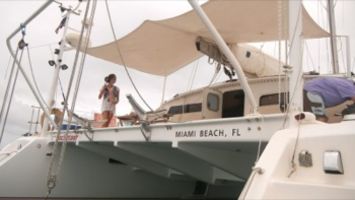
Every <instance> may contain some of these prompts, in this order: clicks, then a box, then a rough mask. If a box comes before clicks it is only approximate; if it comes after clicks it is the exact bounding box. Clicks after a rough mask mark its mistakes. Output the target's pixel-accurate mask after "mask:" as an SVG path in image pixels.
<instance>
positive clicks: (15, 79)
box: [0, 49, 23, 144]
mask: <svg viewBox="0 0 355 200" xmlns="http://www.w3.org/2000/svg"><path fill="white" fill-rule="evenodd" d="M22 56H23V49H22V50H21V54H20V59H19V62H21V60H22ZM19 71H20V68H17V70H16V74H15V77H14V82H13V84H12V88H11V92H10V97H9V101H8V102H9V103H8V105H7V108H6V112H5V116H4V121H3V124H2V127H1V133H0V144H1V141H2V138H3V135H4V131H5V127H6V122H7V117H8V115H9V111H10V107H11V102H12V98H13V95H14V91H15V87H16V83H17V77H18V73H19ZM9 85H10V84H9ZM6 89H7V88H6ZM7 93H8V91H6V94H5V95H6V96H7ZM5 103H6V99H4V102H3V105H5ZM1 111H2V112H1V114H3V110H1ZM1 116H2V115H1Z"/></svg>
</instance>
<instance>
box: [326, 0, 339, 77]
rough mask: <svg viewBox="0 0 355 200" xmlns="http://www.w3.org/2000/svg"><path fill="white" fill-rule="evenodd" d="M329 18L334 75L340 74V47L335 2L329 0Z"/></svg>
mask: <svg viewBox="0 0 355 200" xmlns="http://www.w3.org/2000/svg"><path fill="white" fill-rule="evenodd" d="M328 17H329V32H330V47H331V49H332V65H333V73H334V74H338V73H339V58H338V45H337V36H336V26H335V12H334V1H333V0H328Z"/></svg>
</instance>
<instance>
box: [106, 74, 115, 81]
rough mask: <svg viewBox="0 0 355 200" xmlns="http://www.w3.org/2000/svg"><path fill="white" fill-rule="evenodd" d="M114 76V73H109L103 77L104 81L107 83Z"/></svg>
mask: <svg viewBox="0 0 355 200" xmlns="http://www.w3.org/2000/svg"><path fill="white" fill-rule="evenodd" d="M114 78H116V75H115V74H110V75H108V76H106V77H105V82H106V83H109V82H110V81H111V80H112V79H114Z"/></svg>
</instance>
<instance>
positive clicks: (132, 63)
mask: <svg viewBox="0 0 355 200" xmlns="http://www.w3.org/2000/svg"><path fill="white" fill-rule="evenodd" d="M202 7H203V9H204V10H205V12H206V13H207V15H208V16H209V17H210V19H211V20H212V22H213V23H214V25H215V26H216V28H217V29H218V31H219V32H220V34H221V35H222V36H223V38H224V39H225V41H226V42H227V43H229V44H235V43H246V42H261V41H273V40H278V39H280V33H282V32H284V33H285V34H284V35H281V39H286V38H288V15H287V12H288V1H285V0H281V1H278V0H236V1H218V0H212V1H209V2H207V3H205V4H204V5H203V6H202ZM279 11H282V13H283V14H282V16H283V17H282V23H280V19H279V17H278V16H279ZM302 13H303V26H304V31H303V36H304V37H305V38H320V37H327V36H328V35H329V34H328V33H327V32H326V31H324V30H323V29H321V28H320V27H319V26H318V25H317V24H316V23H315V22H314V21H313V20H312V19H311V17H310V16H309V15H308V13H307V12H306V11H305V9H304V8H303V12H302ZM280 24H283V26H282V27H280ZM198 36H202V37H204V38H208V39H212V38H211V36H210V34H209V32H208V31H207V29H206V28H205V26H204V25H203V24H202V23H201V21H200V19H199V18H198V16H197V15H196V13H194V12H193V11H190V12H187V13H185V14H182V15H180V16H177V17H174V18H170V19H166V20H161V21H149V20H148V21H145V22H144V23H143V24H142V25H141V26H139V27H138V28H137V29H136V30H134V31H133V32H131V33H129V34H128V35H126V36H125V37H123V38H121V39H119V40H118V41H113V42H111V43H109V44H105V45H102V46H98V47H93V48H89V49H88V54H89V55H92V56H94V57H98V58H101V59H104V60H107V61H110V62H113V63H117V64H122V60H121V59H120V56H119V54H118V52H117V49H116V47H115V45H116V43H118V44H119V46H120V49H121V52H122V54H123V58H124V62H125V63H126V65H127V66H128V67H130V68H134V69H136V70H139V71H142V72H146V73H150V74H154V75H161V76H166V75H169V74H171V73H173V72H175V71H176V70H178V69H180V68H181V67H183V66H185V65H187V64H189V63H191V62H192V61H194V60H196V59H197V58H199V57H201V56H202V54H200V53H199V52H198V51H197V50H196V47H195V40H196V38H197V37H198Z"/></svg>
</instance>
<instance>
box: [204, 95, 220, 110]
mask: <svg viewBox="0 0 355 200" xmlns="http://www.w3.org/2000/svg"><path fill="white" fill-rule="evenodd" d="M207 108H208V109H209V110H211V111H215V112H216V111H218V109H219V97H218V95H216V94H213V93H209V94H208V95H207Z"/></svg>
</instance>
